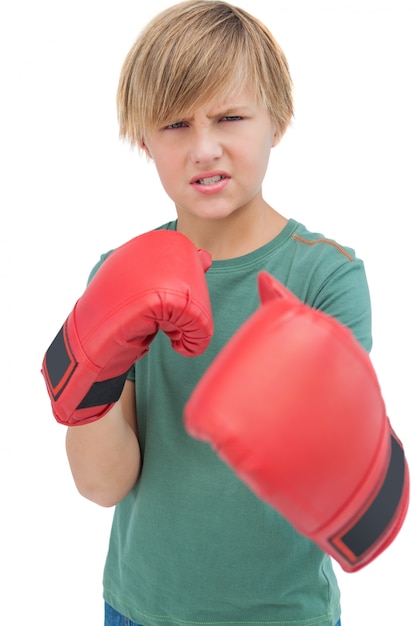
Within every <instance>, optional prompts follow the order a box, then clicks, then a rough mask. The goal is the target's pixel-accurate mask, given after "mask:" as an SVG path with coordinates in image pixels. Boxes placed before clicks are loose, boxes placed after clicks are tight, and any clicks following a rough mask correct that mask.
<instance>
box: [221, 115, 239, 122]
mask: <svg viewBox="0 0 417 626" xmlns="http://www.w3.org/2000/svg"><path fill="white" fill-rule="evenodd" d="M239 120H243V117H242V116H241V115H225V116H224V117H222V118H221V120H220V121H221V122H238V121H239Z"/></svg>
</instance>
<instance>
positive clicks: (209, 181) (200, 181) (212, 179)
mask: <svg viewBox="0 0 417 626" xmlns="http://www.w3.org/2000/svg"><path fill="white" fill-rule="evenodd" d="M225 178H226V176H223V175H222V174H218V175H216V176H207V177H205V178H197V180H195V181H194V183H195V184H197V185H214V184H215V183H218V182H220V181H221V180H224V179H225Z"/></svg>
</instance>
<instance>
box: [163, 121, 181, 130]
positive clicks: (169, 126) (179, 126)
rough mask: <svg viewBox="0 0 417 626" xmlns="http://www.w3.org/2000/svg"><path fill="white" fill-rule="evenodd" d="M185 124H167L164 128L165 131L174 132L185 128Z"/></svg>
mask: <svg viewBox="0 0 417 626" xmlns="http://www.w3.org/2000/svg"><path fill="white" fill-rule="evenodd" d="M185 126H186V122H174V123H173V124H168V126H164V129H165V130H176V129H177V128H185Z"/></svg>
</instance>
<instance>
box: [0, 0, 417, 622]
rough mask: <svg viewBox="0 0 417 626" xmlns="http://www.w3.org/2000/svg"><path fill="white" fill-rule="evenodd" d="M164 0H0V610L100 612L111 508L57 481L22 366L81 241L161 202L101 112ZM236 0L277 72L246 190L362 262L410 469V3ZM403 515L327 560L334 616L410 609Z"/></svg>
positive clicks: (149, 219)
mask: <svg viewBox="0 0 417 626" xmlns="http://www.w3.org/2000/svg"><path fill="white" fill-rule="evenodd" d="M170 4H171V2H167V1H162V0H153V2H150V3H148V2H142V1H140V0H135V1H134V0H117V1H116V0H113V1H108V0H102V1H99V0H90V1H88V0H82V1H81V0H72V1H71V2H53V1H52V0H49V1H48V0H38V1H37V2H31V1H30V0H21V1H20V2H3V3H2V5H1V9H0V11H1V13H0V63H1V74H0V76H1V83H0V84H1V98H0V106H1V116H0V133H1V135H0V150H1V169H0V176H1V185H0V194H1V197H0V202H1V222H0V224H1V226H0V238H1V241H0V244H1V245H0V253H1V263H0V272H1V291H2V294H3V295H2V297H1V326H0V327H1V337H0V339H1V341H0V346H1V356H2V359H1V362H2V371H1V379H0V380H1V383H0V384H1V399H2V419H1V428H0V433H1V434H0V463H1V467H0V477H1V516H0V524H1V533H0V540H1V546H0V559H1V571H2V582H1V583H0V589H1V592H2V593H1V607H0V616H1V617H0V619H1V624H2V625H3V624H4V625H6V624H11V623H19V624H20V623H36V624H38V623H39V624H42V625H44V626H52V625H53V624H60V626H70V625H71V626H73V625H74V624H77V625H80V626H83V625H84V624H96V625H100V624H101V623H102V601H101V577H102V569H103V563H104V558H105V553H106V548H107V539H108V532H109V527H110V522H111V515H112V511H111V510H107V509H101V508H99V507H97V506H95V505H93V504H91V503H89V502H87V501H85V500H83V499H82V498H81V497H80V496H79V495H78V494H77V493H76V490H75V488H74V486H73V483H72V479H71V476H70V473H69V469H68V466H67V462H66V457H65V452H64V436H65V428H64V427H62V426H60V425H58V424H56V423H55V421H54V419H53V418H52V415H51V410H50V405H49V400H48V398H47V394H46V391H45V387H44V382H43V378H42V376H41V374H40V365H41V360H42V357H43V354H44V352H45V350H46V348H47V346H48V345H49V343H50V341H51V340H52V338H53V336H54V335H55V332H56V331H57V330H58V328H59V327H60V325H61V323H62V321H63V320H64V318H65V317H66V315H67V314H68V312H69V310H70V309H71V308H72V306H73V304H74V302H75V300H76V298H77V297H78V296H79V295H80V294H81V292H82V290H83V289H84V286H85V281H86V279H87V275H88V273H89V271H90V268H91V267H92V265H93V264H94V263H95V262H96V261H97V260H98V257H99V255H100V253H101V252H104V251H106V250H108V249H109V248H112V247H114V246H117V245H119V244H121V243H123V242H124V241H126V240H128V239H130V238H131V237H133V236H135V235H136V234H139V233H140V232H143V231H146V230H148V229H150V228H152V227H154V226H157V225H159V224H161V223H163V222H164V221H166V220H168V219H171V218H172V217H174V213H173V207H171V204H170V202H169V201H168V200H167V199H166V198H165V197H164V195H163V193H162V192H161V191H160V188H159V186H158V181H157V179H156V175H155V173H154V170H153V166H152V165H151V164H148V163H147V162H146V161H145V160H144V159H142V158H140V157H139V156H138V155H137V154H136V153H134V152H131V151H130V149H129V148H128V147H127V146H126V145H125V144H123V143H122V142H120V141H119V139H118V128H117V122H116V112H115V92H116V88H117V82H118V76H119V71H120V68H121V64H122V62H123V60H124V57H125V55H126V54H127V52H128V49H129V48H130V46H131V44H132V43H133V41H134V39H135V38H136V36H137V34H138V32H139V30H140V29H141V28H142V27H143V26H144V24H145V23H146V22H147V21H148V19H149V18H151V17H152V16H153V15H154V14H155V13H157V12H158V11H159V10H161V9H163V8H165V7H167V6H168V5H170ZM240 6H241V7H242V8H245V9H247V10H249V11H250V12H252V13H254V14H255V15H257V16H258V17H259V18H260V19H261V20H263V21H264V22H265V23H266V24H267V25H268V26H269V28H270V29H271V30H272V31H273V33H274V34H275V36H276V37H277V39H278V41H279V42H280V43H281V45H282V47H283V48H284V50H285V52H286V55H287V57H288V60H289V63H290V67H291V70H292V75H293V80H294V83H295V98H296V117H295V121H294V123H293V126H292V128H291V129H290V130H289V132H288V134H287V136H286V137H285V138H284V140H283V142H282V143H281V145H280V146H278V147H277V148H275V150H274V151H273V155H272V158H271V164H270V169H269V174H268V176H267V179H266V181H265V197H266V199H267V201H268V202H269V203H270V204H272V205H273V206H274V207H275V208H276V209H277V210H279V211H280V212H281V213H283V214H284V215H285V216H287V217H294V218H296V219H298V220H299V221H301V222H303V223H304V224H305V225H306V226H307V227H309V228H310V229H314V230H319V231H321V232H324V234H325V235H327V236H329V237H332V238H335V239H337V240H338V241H339V242H340V243H342V244H345V245H349V246H351V247H353V248H355V249H356V251H357V254H358V255H359V256H360V257H362V258H363V259H364V260H365V265H366V268H367V273H368V279H369V285H370V289H371V295H372V303H373V316H374V350H373V352H372V358H373V361H374V365H375V367H376V370H377V372H378V375H379V379H380V382H381V386H382V389H383V394H384V397H385V401H386V405H387V413H388V415H389V416H390V418H391V421H392V422H393V424H394V427H395V429H396V431H397V432H398V434H399V436H400V437H401V439H402V440H403V442H404V444H405V448H406V452H407V455H408V459H409V464H410V467H411V473H412V479H413V476H414V474H413V470H415V468H416V425H415V422H416V409H415V402H414V398H415V394H414V391H415V387H416V361H415V354H416V350H417V342H416V331H415V321H416V309H415V288H416V254H415V248H416V236H415V226H414V217H415V210H416V200H417V194H416V142H417V133H416V111H417V99H416V85H415V82H416V69H415V67H416V61H417V46H416V35H415V33H416V27H417V12H416V2H414V1H411V0H410V1H406V0H391V1H389V0H346V1H345V0H340V1H338V0H333V1H332V0H327V1H325V0H316V1H315V0H311V1H309V0H277V1H270V0H256V1H255V0H242V1H241V2H240ZM225 63H227V59H225ZM220 71H221V68H219V72H220ZM156 523H157V521H156ZM415 528H416V508H415V505H414V501H413V499H412V500H411V505H410V511H409V516H408V518H407V520H406V523H405V525H404V527H403V529H402V531H401V533H400V535H399V536H398V537H397V539H396V541H395V542H394V543H393V544H392V545H391V547H390V548H389V549H388V550H387V551H386V552H385V553H384V554H383V555H381V556H380V557H379V558H378V559H377V560H376V561H374V562H373V563H372V564H370V565H369V566H367V567H366V568H365V569H364V570H362V571H360V572H357V573H355V574H345V573H343V572H340V576H339V581H340V586H341V590H342V594H343V626H365V624H366V625H368V624H372V625H378V626H385V625H386V626H393V625H394V624H405V623H416V622H415V620H416V619H417V618H416V613H415V593H416V586H415V576H414V574H415V560H416V548H415V542H414V533H413V529H414V532H415Z"/></svg>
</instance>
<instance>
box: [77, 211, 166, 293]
mask: <svg viewBox="0 0 417 626" xmlns="http://www.w3.org/2000/svg"><path fill="white" fill-rule="evenodd" d="M154 230H176V221H173V222H168V223H166V224H163V225H162V226H157V227H156V228H154ZM116 249H117V248H111V249H110V250H108V251H107V252H103V254H101V255H100V258H99V260H98V261H97V263H96V264H95V265H94V267H93V269H92V270H91V271H90V274H89V276H88V281H87V282H90V281H91V280H92V279H93V277H94V276H95V274H96V273H97V272H98V270H99V269H100V267H101V266H102V265H103V263H104V261H105V260H106V259H107V258H108V257H109V256H110V254H111V253H112V252H114V250H116Z"/></svg>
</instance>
